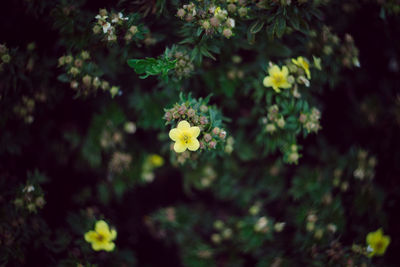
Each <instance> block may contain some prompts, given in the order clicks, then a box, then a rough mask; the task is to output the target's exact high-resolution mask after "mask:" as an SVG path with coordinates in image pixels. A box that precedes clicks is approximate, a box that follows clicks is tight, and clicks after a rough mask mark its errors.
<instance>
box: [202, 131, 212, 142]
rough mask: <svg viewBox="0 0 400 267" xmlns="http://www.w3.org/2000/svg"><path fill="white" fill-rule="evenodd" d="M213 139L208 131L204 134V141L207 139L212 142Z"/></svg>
mask: <svg viewBox="0 0 400 267" xmlns="http://www.w3.org/2000/svg"><path fill="white" fill-rule="evenodd" d="M211 139H212V137H211V135H210V134H209V133H206V134H205V135H204V141H206V142H207V143H208V142H210V141H211Z"/></svg>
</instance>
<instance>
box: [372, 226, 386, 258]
mask: <svg viewBox="0 0 400 267" xmlns="http://www.w3.org/2000/svg"><path fill="white" fill-rule="evenodd" d="M367 244H368V248H367V251H368V252H369V254H368V257H373V256H375V255H377V256H381V255H383V254H385V251H386V248H387V246H389V244H390V236H387V235H383V232H382V228H379V229H378V230H376V231H375V232H371V233H369V234H368V235H367Z"/></svg>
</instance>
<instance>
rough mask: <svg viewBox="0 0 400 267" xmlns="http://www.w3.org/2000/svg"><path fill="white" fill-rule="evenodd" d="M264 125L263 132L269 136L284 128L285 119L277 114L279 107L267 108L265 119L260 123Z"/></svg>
mask: <svg viewBox="0 0 400 267" xmlns="http://www.w3.org/2000/svg"><path fill="white" fill-rule="evenodd" d="M261 122H262V123H263V124H264V125H265V132H267V133H269V134H273V133H275V132H276V131H277V130H278V129H284V128H285V119H284V117H283V115H282V114H279V107H278V106H277V105H272V106H270V107H269V108H268V114H267V117H266V118H265V117H264V118H262V121H261Z"/></svg>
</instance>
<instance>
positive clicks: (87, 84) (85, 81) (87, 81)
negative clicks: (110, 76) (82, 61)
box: [82, 74, 92, 88]
mask: <svg viewBox="0 0 400 267" xmlns="http://www.w3.org/2000/svg"><path fill="white" fill-rule="evenodd" d="M82 83H83V85H84V86H85V87H87V88H90V86H91V85H92V77H91V76H89V75H87V74H86V75H85V76H83V78H82Z"/></svg>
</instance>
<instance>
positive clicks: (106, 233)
mask: <svg viewBox="0 0 400 267" xmlns="http://www.w3.org/2000/svg"><path fill="white" fill-rule="evenodd" d="M94 229H95V230H94V231H89V232H87V233H86V234H85V240H86V242H89V243H91V244H92V248H93V250H95V251H99V250H105V251H112V250H114V248H115V244H114V242H112V241H113V240H114V239H115V238H116V237H117V232H116V231H115V229H111V230H110V228H109V227H108V224H107V223H106V222H105V221H103V220H100V221H97V222H96V225H95V228H94Z"/></svg>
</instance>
